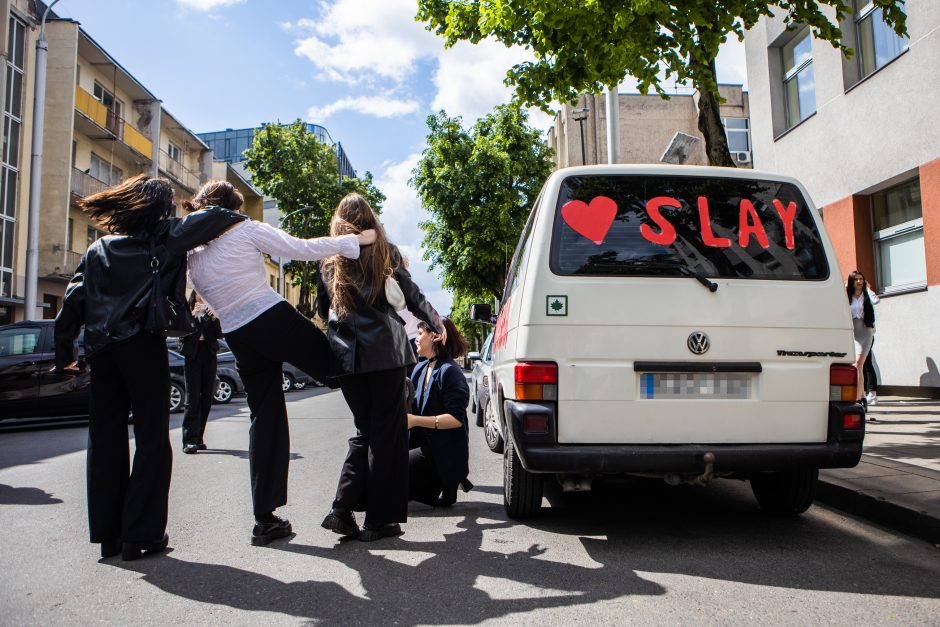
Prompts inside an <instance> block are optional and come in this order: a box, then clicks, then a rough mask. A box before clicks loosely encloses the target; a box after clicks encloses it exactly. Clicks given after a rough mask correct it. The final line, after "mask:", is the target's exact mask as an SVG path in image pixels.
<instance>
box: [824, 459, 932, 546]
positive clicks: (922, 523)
mask: <svg viewBox="0 0 940 627" xmlns="http://www.w3.org/2000/svg"><path fill="white" fill-rule="evenodd" d="M816 500H817V501H819V502H820V503H824V504H826V505H829V506H831V507H835V508H836V509H839V510H842V511H844V512H847V513H849V514H854V515H856V516H860V517H862V518H864V519H866V520H869V521H871V522H875V523H878V524H880V525H883V526H885V527H888V528H890V529H894V530H896V531H900V532H903V533H906V534H909V535H912V536H915V537H917V538H920V539H922V540H926V541H927V542H930V543H931V544H934V545H940V519H937V518H934V517H933V516H930V515H928V514H927V513H926V512H923V511H918V510H915V509H912V508H910V507H906V506H904V505H901V504H898V503H893V502H891V501H889V500H887V499H886V498H885V497H884V496H881V495H872V494H866V493H865V492H863V491H861V490H858V489H857V488H855V487H853V486H852V485H851V483H850V482H847V481H842V480H840V479H837V478H835V477H826V476H823V475H822V474H820V477H819V482H818V484H817V486H816Z"/></svg>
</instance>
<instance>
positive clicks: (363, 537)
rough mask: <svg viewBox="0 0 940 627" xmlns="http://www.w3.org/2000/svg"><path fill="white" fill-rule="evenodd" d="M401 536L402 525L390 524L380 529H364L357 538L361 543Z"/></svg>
mask: <svg viewBox="0 0 940 627" xmlns="http://www.w3.org/2000/svg"><path fill="white" fill-rule="evenodd" d="M401 534H402V531H401V525H399V524H398V523H389V524H387V525H381V526H379V527H364V528H363V529H362V531H360V532H359V535H358V536H356V537H357V538H358V539H359V541H360V542H375V541H376V540H381V539H382V538H393V537H395V536H400V535H401Z"/></svg>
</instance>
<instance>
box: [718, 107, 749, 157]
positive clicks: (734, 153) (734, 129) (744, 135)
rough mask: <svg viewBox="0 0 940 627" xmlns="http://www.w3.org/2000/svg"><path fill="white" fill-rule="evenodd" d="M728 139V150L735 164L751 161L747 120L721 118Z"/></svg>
mask: <svg viewBox="0 0 940 627" xmlns="http://www.w3.org/2000/svg"><path fill="white" fill-rule="evenodd" d="M721 124H722V125H723V126H724V127H725V136H726V137H727V138H728V150H730V151H731V157H732V158H733V159H734V160H735V161H736V162H737V163H750V161H751V129H750V126H751V125H750V120H748V118H721Z"/></svg>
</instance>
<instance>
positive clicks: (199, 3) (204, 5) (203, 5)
mask: <svg viewBox="0 0 940 627" xmlns="http://www.w3.org/2000/svg"><path fill="white" fill-rule="evenodd" d="M245 1H246V0H176V3H177V4H179V5H180V6H182V7H184V8H186V9H192V10H194V11H203V12H207V11H212V10H213V9H218V8H221V7H230V6H234V5H236V4H244V3H245Z"/></svg>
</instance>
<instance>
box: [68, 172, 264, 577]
mask: <svg viewBox="0 0 940 627" xmlns="http://www.w3.org/2000/svg"><path fill="white" fill-rule="evenodd" d="M79 205H80V206H81V207H82V209H83V210H84V211H85V212H86V213H88V214H89V215H90V216H91V217H92V218H94V219H95V220H98V221H100V222H101V223H102V224H103V225H104V226H105V228H107V230H108V231H109V232H110V233H111V235H109V236H107V237H103V238H101V239H99V240H98V241H96V242H95V243H94V244H93V245H92V246H91V247H89V249H88V251H87V252H86V253H85V255H84V256H83V257H82V261H81V263H80V264H79V265H78V269H77V270H76V271H75V276H74V277H73V278H72V280H71V281H70V282H69V285H68V288H67V289H66V291H65V300H64V302H63V305H62V310H61V311H60V312H59V315H58V317H57V318H56V321H55V361H56V366H55V367H56V369H59V370H64V371H69V370H76V369H77V368H78V367H79V364H78V363H77V362H76V351H75V339H76V337H77V336H78V333H79V331H80V330H81V327H82V326H83V325H84V327H85V358H86V359H87V361H88V364H89V366H90V368H91V386H90V387H91V398H90V411H89V416H88V475H87V481H88V524H89V528H90V535H91V541H92V542H94V543H100V544H101V556H102V557H111V556H113V555H117V554H118V553H121V555H122V557H123V559H125V560H132V559H137V558H138V557H140V556H141V554H142V553H145V552H148V553H149V552H159V551H162V550H164V549H165V548H166V546H167V542H168V540H169V539H168V537H167V535H166V523H167V515H168V507H169V505H168V501H169V492H170V474H171V470H172V464H173V453H172V449H171V447H170V435H169V419H170V407H169V397H170V369H169V364H168V362H167V348H166V337H165V336H164V335H161V334H158V333H155V332H150V331H147V330H146V329H145V324H146V321H147V313H146V308H147V306H148V304H149V303H150V296H151V293H152V290H153V285H154V279H155V278H156V277H154V274H157V275H158V278H159V282H160V286H161V288H162V291H163V294H164V295H165V297H166V299H167V301H168V304H169V305H170V306H171V308H172V309H173V310H174V311H184V310H185V308H186V302H185V297H184V295H183V294H184V291H185V288H186V251H187V250H189V249H190V248H193V247H195V246H198V245H200V244H203V243H205V242H207V241H209V240H211V239H212V238H214V237H216V236H217V235H218V234H219V233H221V232H222V231H224V230H225V229H227V228H228V227H230V226H232V225H233V224H237V223H239V222H241V221H242V220H244V219H245V218H244V217H243V216H240V215H238V214H235V213H232V212H230V211H225V210H223V209H220V208H218V207H214V208H211V209H207V210H205V211H200V212H197V213H193V214H192V215H189V216H187V217H185V218H182V219H180V218H174V217H171V216H172V215H173V213H174V210H175V207H174V205H173V188H172V187H171V186H170V183H169V181H167V180H165V179H157V178H151V177H149V176H147V175H144V174H141V175H138V176H135V177H133V178H130V179H127V180H125V181H123V182H122V183H120V184H119V185H116V186H114V187H111V188H108V189H106V190H104V191H102V192H99V193H97V194H92V195H90V196H86V197H85V198H83V199H82V200H80V201H79ZM154 270H156V272H155V271H154ZM131 412H133V414H134V439H135V453H134V462H133V466H131V464H130V459H129V455H128V446H127V422H128V418H129V417H130V414H131Z"/></svg>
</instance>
